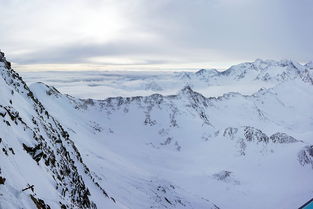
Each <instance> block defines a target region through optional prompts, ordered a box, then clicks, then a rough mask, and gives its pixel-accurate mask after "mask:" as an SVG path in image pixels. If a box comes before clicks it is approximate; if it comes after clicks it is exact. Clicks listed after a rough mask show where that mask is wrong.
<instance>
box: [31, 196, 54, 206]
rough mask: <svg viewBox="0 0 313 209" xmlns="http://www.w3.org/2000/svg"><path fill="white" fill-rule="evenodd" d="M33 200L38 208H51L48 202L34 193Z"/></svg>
mask: <svg viewBox="0 0 313 209" xmlns="http://www.w3.org/2000/svg"><path fill="white" fill-rule="evenodd" d="M30 198H31V200H32V201H33V202H34V204H35V205H36V207H37V209H51V208H50V206H49V205H48V204H46V203H45V202H44V201H43V200H42V199H39V198H35V197H34V196H33V195H30Z"/></svg>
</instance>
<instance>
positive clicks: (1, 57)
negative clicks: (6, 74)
mask: <svg viewBox="0 0 313 209" xmlns="http://www.w3.org/2000/svg"><path fill="white" fill-rule="evenodd" d="M0 62H1V63H3V64H2V66H3V67H5V68H7V69H11V63H10V62H8V61H7V60H6V58H5V54H4V53H3V52H2V51H0Z"/></svg>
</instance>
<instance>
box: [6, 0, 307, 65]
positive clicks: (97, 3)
mask: <svg viewBox="0 0 313 209" xmlns="http://www.w3.org/2000/svg"><path fill="white" fill-rule="evenodd" d="M0 8H1V12H0V49H1V50H2V51H3V52H5V53H6V56H7V58H8V60H9V61H12V62H13V67H14V68H15V69H17V70H21V71H23V70H140V69H144V70H149V69H157V70H162V69H177V70H179V69H198V68H226V67H229V66H230V65H232V64H237V63H240V62H244V61H253V60H255V59H257V58H262V59H277V60H279V59H292V60H296V61H298V62H302V63H305V62H308V61H310V60H313V1H312V0H155V1H152V0H150V1H149V0H66V1H65V0H54V1H48V0H0Z"/></svg>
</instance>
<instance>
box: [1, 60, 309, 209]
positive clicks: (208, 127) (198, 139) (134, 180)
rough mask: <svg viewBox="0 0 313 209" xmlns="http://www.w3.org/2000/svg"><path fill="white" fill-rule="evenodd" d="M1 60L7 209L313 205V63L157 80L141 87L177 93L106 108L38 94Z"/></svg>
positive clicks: (39, 86) (248, 66) (43, 91)
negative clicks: (41, 208)
mask: <svg viewBox="0 0 313 209" xmlns="http://www.w3.org/2000/svg"><path fill="white" fill-rule="evenodd" d="M0 61H1V62H0V63H1V68H0V69H1V75H2V76H1V77H0V85H1V88H0V93H1V100H0V102H1V103H0V105H1V109H0V117H2V118H3V123H2V124H1V123H0V124H1V127H0V130H1V132H0V134H1V135H0V137H1V139H2V140H1V143H0V146H2V147H0V148H1V149H2V148H4V151H2V152H1V151H0V153H1V154H0V157H1V164H0V168H1V173H0V176H1V178H2V179H3V178H5V181H4V184H1V178H0V208H18V207H20V208H35V205H34V203H36V202H37V203H38V202H40V203H42V202H41V201H40V200H42V201H44V204H48V205H49V206H50V207H51V208H59V207H60V206H61V204H64V205H66V207H67V208H79V207H80V208H90V207H97V208H112V209H114V208H132V209H147V208H179V209H180V208H187V209H188V208H189V209H191V208H194V209H207V208H223V209H233V208H243V209H245V208H247V209H248V208H249V209H250V208H256V209H258V208H262V209H263V208H269V209H271V208H273V209H274V208H282V209H289V208H290V209H292V208H298V207H299V206H301V205H302V204H303V203H304V202H306V201H307V200H309V199H310V198H311V197H312V196H313V189H312V188H313V146H312V144H313V141H312V139H313V127H312V126H313V123H312V120H313V112H312V106H313V97H312V95H313V88H312V87H313V85H312V69H311V68H310V64H307V65H300V64H297V63H295V62H291V61H279V62H277V61H270V60H267V61H263V60H256V61H255V62H253V63H243V64H240V65H237V66H233V67H231V68H229V69H228V70H226V71H224V72H218V71H216V70H200V71H198V72H196V73H186V72H184V73H174V74H170V75H166V76H165V77H166V79H164V78H165V77H162V76H161V75H160V76H159V77H158V78H162V79H161V81H160V82H158V80H157V79H156V77H154V76H152V77H149V76H146V78H145V81H144V82H146V83H145V84H147V85H141V84H142V83H141V84H140V83H137V82H135V83H136V84H135V85H134V86H135V87H134V89H137V90H140V89H141V90H142V92H144V91H146V90H144V89H146V88H147V89H148V91H150V90H151V89H153V90H151V91H153V92H161V93H163V92H167V93H171V92H172V91H174V90H175V94H174V93H173V94H172V95H168V94H165V96H164V95H161V94H153V95H150V96H132V97H110V98H107V99H104V100H96V99H79V98H75V97H72V96H69V95H65V94H62V93H60V92H59V91H58V90H57V89H56V88H54V87H52V86H48V85H46V84H44V83H34V84H32V85H31V86H30V87H29V88H28V87H27V85H26V84H25V83H24V82H23V81H22V79H21V78H20V77H19V76H18V75H17V74H16V73H15V72H14V71H13V70H11V69H10V66H9V64H8V63H7V62H6V61H5V60H4V58H3V56H2V57H1V60H0ZM93 76H96V75H93ZM133 78H136V79H138V80H140V76H139V78H137V75H136V76H134V77H133ZM136 79H135V80H136ZM125 80H127V78H126V79H120V81H118V82H117V84H121V83H123V82H124V81H125ZM176 81H177V82H176ZM17 83H19V84H17ZM112 83H114V82H113V81H112ZM128 84H129V83H127V82H126V86H124V87H123V90H125V89H127V85H128ZM137 84H138V86H137V87H136V85H137ZM171 86H174V87H171ZM251 86H252V87H251ZM113 87H114V86H113ZM211 87H214V88H215V90H216V89H218V88H219V89H222V90H221V91H219V92H218V93H217V94H215V95H212V92H215V90H212V89H210V88H211ZM249 87H251V89H249V91H247V90H246V89H247V88H249ZM260 87H265V88H263V89H260ZM114 88H115V87H114ZM177 88H180V90H177ZM198 89H200V90H201V91H200V92H198ZM208 89H210V90H208ZM12 90H13V94H12ZM234 90H235V91H238V92H241V93H238V92H237V93H234V92H232V91H234ZM245 90H246V92H245ZM130 91H131V89H130ZM210 92H211V93H210ZM133 93H134V92H133ZM205 93H206V94H205ZM224 93H225V94H224ZM203 94H204V95H203ZM130 95H132V93H130ZM214 96H215V97H214ZM17 112H18V114H17ZM19 118H20V119H19ZM7 122H8V123H9V124H10V125H8V124H7ZM23 144H25V145H23ZM10 148H12V150H13V152H12V151H11V149H10ZM13 153H14V154H13ZM41 153H42V154H41ZM51 156H54V157H53V159H54V160H53V159H52V160H51ZM52 162H54V163H52ZM59 178H60V179H59ZM27 184H30V185H34V191H31V190H26V191H24V192H22V191H21V190H22V189H23V188H25V187H26V185H27ZM88 191H89V192H88ZM30 195H32V196H30ZM32 197H34V198H37V199H36V200H35V201H34V200H33V199H32ZM39 199H40V200H39ZM60 202H61V203H60ZM46 208H48V207H46Z"/></svg>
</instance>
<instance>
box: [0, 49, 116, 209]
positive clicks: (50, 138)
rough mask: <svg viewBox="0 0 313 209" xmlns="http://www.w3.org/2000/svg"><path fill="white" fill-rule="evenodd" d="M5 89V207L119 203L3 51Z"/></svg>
mask: <svg viewBox="0 0 313 209" xmlns="http://www.w3.org/2000/svg"><path fill="white" fill-rule="evenodd" d="M0 95H1V99H0V119H1V121H0V130H1V131H0V162H1V163H0V208H3V209H11V208H12V209H16V208H36V207H38V208H60V207H61V208H96V205H106V206H107V207H109V208H117V206H116V204H114V201H113V200H112V199H110V197H109V194H108V193H106V191H105V190H104V189H103V188H102V187H101V186H99V184H98V183H97V181H96V180H95V177H94V175H93V174H92V173H91V172H90V170H89V168H88V167H87V166H86V164H85V163H84V162H83V161H82V158H81V156H80V153H79V152H78V150H77V148H76V146H75V145H74V142H73V141H72V138H71V137H70V136H69V135H68V133H67V132H66V130H64V128H63V127H62V125H61V124H60V123H59V122H58V121H57V120H56V119H55V118H54V117H53V116H51V115H50V113H49V112H48V111H47V110H46V109H45V108H44V107H43V106H42V104H41V103H40V101H39V100H38V99H37V98H36V97H34V95H33V93H32V92H31V91H30V90H29V88H28V86H27V85H26V84H25V83H24V81H23V80H22V79H21V78H20V77H19V75H18V74H17V73H16V72H14V71H13V70H12V69H11V67H10V63H9V62H7V61H6V59H5V57H4V54H3V53H0ZM30 186H31V187H30ZM27 188H29V189H27ZM24 189H26V190H24ZM23 190H24V191H23Z"/></svg>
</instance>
